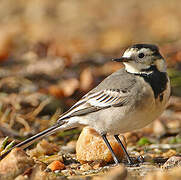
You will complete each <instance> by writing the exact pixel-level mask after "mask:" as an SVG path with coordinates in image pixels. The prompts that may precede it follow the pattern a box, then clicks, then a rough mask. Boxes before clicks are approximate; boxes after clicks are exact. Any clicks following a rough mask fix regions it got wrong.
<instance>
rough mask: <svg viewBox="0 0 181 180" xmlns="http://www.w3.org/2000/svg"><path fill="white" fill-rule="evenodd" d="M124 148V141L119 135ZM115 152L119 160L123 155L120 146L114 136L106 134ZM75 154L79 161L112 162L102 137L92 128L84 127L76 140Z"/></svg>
mask: <svg viewBox="0 0 181 180" xmlns="http://www.w3.org/2000/svg"><path fill="white" fill-rule="evenodd" d="M119 137H120V139H121V140H122V143H123V144H124V146H125V148H126V142H125V139H124V138H123V136H119ZM107 138H108V141H109V142H110V144H111V146H112V148H113V150H114V152H115V154H116V155H117V157H118V158H119V159H120V160H121V159H122V158H123V156H124V153H123V150H122V148H121V146H120V145H119V144H118V143H117V141H116V140H115V138H114V136H110V135H108V136H107ZM76 156H77V160H78V161H79V162H80V163H82V164H83V163H87V162H92V161H97V162H113V158H112V155H111V152H110V151H109V149H108V148H107V146H106V144H105V142H104V141H103V139H102V137H101V136H100V135H99V134H98V133H97V132H96V131H95V130H93V129H91V128H89V127H85V128H84V129H83V130H82V132H81V134H80V136H79V139H78V141H77V145H76Z"/></svg>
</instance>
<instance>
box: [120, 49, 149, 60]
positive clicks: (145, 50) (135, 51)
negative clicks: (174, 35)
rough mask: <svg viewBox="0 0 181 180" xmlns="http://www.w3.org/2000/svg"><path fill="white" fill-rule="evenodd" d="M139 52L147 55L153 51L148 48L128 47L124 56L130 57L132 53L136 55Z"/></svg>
mask: <svg viewBox="0 0 181 180" xmlns="http://www.w3.org/2000/svg"><path fill="white" fill-rule="evenodd" d="M138 53H144V54H145V55H146V54H151V53H152V51H151V50H150V49H148V48H141V49H137V48H131V49H127V50H126V51H125V52H124V54H123V57H126V58H130V57H131V56H132V55H136V54H138Z"/></svg>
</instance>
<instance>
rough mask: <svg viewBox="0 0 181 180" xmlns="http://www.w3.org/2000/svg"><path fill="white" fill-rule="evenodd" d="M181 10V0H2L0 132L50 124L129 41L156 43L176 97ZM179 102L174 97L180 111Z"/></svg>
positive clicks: (180, 76) (26, 132) (19, 132)
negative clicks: (166, 64) (166, 66)
mask: <svg viewBox="0 0 181 180" xmlns="http://www.w3.org/2000/svg"><path fill="white" fill-rule="evenodd" d="M180 9H181V3H180V1H179V0H172V1H170V0H153V1H147V2H145V1H144V0H139V1H136V0H127V1H120V0H111V1H109V0H104V1H103V0H101V1H97V0H91V1H84V0H79V1H75V0H68V1H67V0H61V1H60V0H54V1H52V0H29V1H24V0H16V1H13V0H5V1H3V0H2V1H0V135H1V136H3V137H4V136H6V135H8V136H10V137H14V138H17V137H18V138H20V137H25V136H26V137H27V136H30V135H31V134H35V133H36V132H39V131H40V130H42V129H45V128H47V127H49V126H50V125H52V124H53V123H54V122H55V121H56V119H57V117H58V115H59V114H61V113H62V112H63V111H65V110H67V109H68V108H69V107H70V106H72V105H73V104H74V103H75V102H76V101H77V100H78V99H80V97H82V96H83V95H84V94H85V93H86V92H88V91H89V90H90V89H91V88H93V87H94V86H95V85H97V84H98V83H99V82H100V81H101V80H102V79H103V78H104V77H106V76H108V75H109V74H110V73H112V72H114V71H116V70H117V69H119V68H120V67H121V65H120V64H117V63H114V62H111V58H112V57H118V56H120V55H121V53H122V52H123V51H124V49H125V48H127V47H128V46H130V45H132V44H134V43H153V44H157V45H158V46H159V47H160V50H161V52H162V54H163V56H164V57H165V58H166V60H167V63H168V67H169V75H170V77H171V82H172V95H174V96H181V11H180ZM179 103H180V99H179V97H177V98H175V99H174V98H173V99H172V102H171V107H174V108H172V110H173V111H174V112H175V111H176V112H177V113H178V114H179V113H180V112H181V104H179ZM175 104H177V106H176V107H175V106H174V105H175ZM175 109H176V110H175ZM176 117H177V119H178V120H179V121H178V123H177V124H176V125H175V126H176V129H177V131H174V133H175V132H178V131H179V130H178V128H180V126H181V125H180V115H179V116H176ZM175 126H174V125H172V126H171V127H175ZM74 132H75V134H76V133H77V131H74ZM78 133H79V132H78ZM78 133H77V134H78ZM61 136H63V135H62V134H61ZM66 138H67V136H66ZM66 138H65V139H66ZM68 138H70V136H68ZM65 139H64V140H65Z"/></svg>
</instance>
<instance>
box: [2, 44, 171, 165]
mask: <svg viewBox="0 0 181 180" xmlns="http://www.w3.org/2000/svg"><path fill="white" fill-rule="evenodd" d="M112 60H113V61H116V62H118V63H123V64H124V68H121V69H119V70H118V71H116V72H114V73H112V74H111V75H109V76H108V77H107V78H105V79H104V80H103V81H102V82H101V83H100V84H99V85H98V86H97V87H95V88H94V89H92V90H90V91H89V92H88V93H87V94H86V95H84V96H83V97H82V98H81V99H80V100H79V101H77V103H75V104H74V105H73V106H72V107H71V108H70V109H69V110H68V111H66V112H65V113H63V114H62V115H61V116H60V117H59V118H58V120H57V122H56V124H55V125H53V126H52V127H50V128H48V129H46V130H44V131H42V132H40V133H38V134H36V135H34V136H32V137H30V138H28V139H26V140H25V141H23V142H20V143H19V144H17V145H15V146H14V147H12V148H11V149H10V150H8V151H7V152H5V153H4V154H3V155H1V157H0V159H2V158H4V157H5V156H6V155H7V154H8V153H9V152H10V151H11V150H12V149H13V148H15V147H22V148H26V147H28V146H29V145H31V144H32V143H33V142H35V141H37V140H39V139H40V138H43V137H45V136H48V135H51V134H53V133H55V132H57V131H63V130H67V129H71V128H75V127H79V126H80V125H83V126H89V127H91V128H93V129H94V130H95V131H97V132H98V133H99V134H100V136H101V137H102V139H103V140H104V142H105V144H106V145H107V147H108V149H109V150H110V152H111V155H112V157H113V160H114V162H115V164H118V163H120V162H119V159H118V157H116V154H115V153H114V151H113V149H112V147H111V145H110V143H109V141H108V139H107V136H106V135H107V134H110V135H113V136H114V137H115V139H116V141H117V142H118V143H119V144H120V146H121V147H122V149H123V151H124V153H125V156H126V158H127V162H128V164H130V165H132V164H134V162H133V160H132V159H131V157H130V156H129V154H128V152H127V150H126V148H125V147H124V145H123V143H122V142H121V140H120V138H119V136H118V135H119V134H123V133H126V132H130V131H134V130H137V129H140V128H143V127H145V126H146V125H148V124H150V123H151V122H152V121H154V120H155V119H156V118H158V117H159V116H160V115H161V114H162V112H163V111H164V110H165V108H166V105H167V102H168V100H169V97H170V91H171V90H170V80H169V77H168V74H167V68H166V61H165V59H164V58H163V56H162V55H161V54H160V52H159V48H158V47H157V46H156V45H153V44H134V45H132V46H130V47H128V48H127V49H126V50H125V52H124V53H123V55H122V56H121V57H119V58H114V59H112Z"/></svg>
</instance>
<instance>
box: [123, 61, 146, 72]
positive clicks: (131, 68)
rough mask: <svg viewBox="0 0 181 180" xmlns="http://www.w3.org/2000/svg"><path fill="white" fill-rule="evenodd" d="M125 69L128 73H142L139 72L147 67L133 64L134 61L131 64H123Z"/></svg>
mask: <svg viewBox="0 0 181 180" xmlns="http://www.w3.org/2000/svg"><path fill="white" fill-rule="evenodd" d="M123 64H124V65H125V69H126V71H127V72H129V73H143V72H142V71H141V70H142V69H147V68H149V66H147V65H144V64H138V63H135V62H134V61H132V62H124V63H123Z"/></svg>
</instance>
